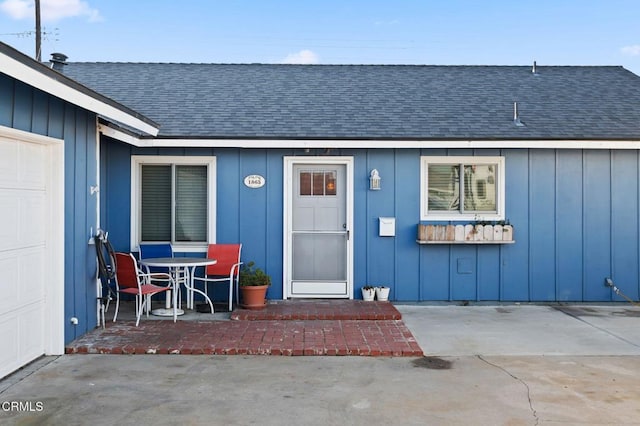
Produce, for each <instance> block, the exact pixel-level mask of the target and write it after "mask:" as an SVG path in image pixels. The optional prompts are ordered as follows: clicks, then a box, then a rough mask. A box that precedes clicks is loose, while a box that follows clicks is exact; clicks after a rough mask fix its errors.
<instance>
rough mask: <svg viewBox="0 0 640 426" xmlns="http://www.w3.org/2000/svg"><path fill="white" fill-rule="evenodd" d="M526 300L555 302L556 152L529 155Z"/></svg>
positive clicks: (545, 151) (537, 152)
mask: <svg viewBox="0 0 640 426" xmlns="http://www.w3.org/2000/svg"><path fill="white" fill-rule="evenodd" d="M529 158H530V160H529V161H530V165H529V170H530V172H529V299H530V300H532V301H548V300H555V298H556V288H555V278H556V275H555V237H556V227H555V222H556V218H555V213H556V208H555V207H556V206H555V198H556V197H555V181H556V176H555V152H554V151H553V150H548V149H545V150H532V151H530V154H529Z"/></svg>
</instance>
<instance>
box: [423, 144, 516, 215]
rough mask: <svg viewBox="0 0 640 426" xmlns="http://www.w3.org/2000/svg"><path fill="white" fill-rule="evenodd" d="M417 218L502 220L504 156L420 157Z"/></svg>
mask: <svg viewBox="0 0 640 426" xmlns="http://www.w3.org/2000/svg"><path fill="white" fill-rule="evenodd" d="M421 175H422V181H421V220H503V219H504V157H422V165H421Z"/></svg>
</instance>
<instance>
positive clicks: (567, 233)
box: [555, 150, 584, 301]
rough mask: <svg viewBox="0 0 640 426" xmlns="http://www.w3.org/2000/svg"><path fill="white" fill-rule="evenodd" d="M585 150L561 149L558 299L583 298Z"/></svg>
mask: <svg viewBox="0 0 640 426" xmlns="http://www.w3.org/2000/svg"><path fill="white" fill-rule="evenodd" d="M582 203H583V200H582V151H579V150H575V151H574V150H558V152H557V167H556V224H555V227H556V230H557V232H556V250H555V254H556V300H558V301H575V300H582V291H583V288H582V274H583V267H582V265H583V261H584V257H583V252H582V249H583V244H582V228H583V222H582V219H583V212H582V210H583V209H582Z"/></svg>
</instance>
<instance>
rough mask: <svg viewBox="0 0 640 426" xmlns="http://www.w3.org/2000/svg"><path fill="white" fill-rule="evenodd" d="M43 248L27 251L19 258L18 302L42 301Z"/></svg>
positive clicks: (43, 281) (43, 293)
mask: <svg viewBox="0 0 640 426" xmlns="http://www.w3.org/2000/svg"><path fill="white" fill-rule="evenodd" d="M44 260H45V259H44V250H38V251H28V252H27V253H25V254H24V255H23V256H21V257H20V258H19V261H18V262H19V265H20V283H22V285H21V286H20V288H19V290H18V303H20V304H28V303H33V301H34V300H39V301H44V295H45V288H44V286H45V280H44V264H45V262H44Z"/></svg>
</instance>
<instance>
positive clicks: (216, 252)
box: [193, 244, 242, 312]
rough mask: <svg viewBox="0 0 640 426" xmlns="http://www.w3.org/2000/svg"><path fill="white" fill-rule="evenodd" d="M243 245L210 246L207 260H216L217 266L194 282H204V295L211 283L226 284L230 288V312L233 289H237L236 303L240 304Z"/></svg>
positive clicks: (209, 267)
mask: <svg viewBox="0 0 640 426" xmlns="http://www.w3.org/2000/svg"><path fill="white" fill-rule="evenodd" d="M241 252H242V244H209V247H208V248H207V258H209V259H216V260H217V261H218V262H217V263H216V264H215V265H209V266H207V267H206V268H205V273H204V276H203V277H198V276H195V277H193V279H194V281H202V282H204V293H205V294H206V295H207V296H209V294H208V293H207V287H208V286H209V283H226V284H227V285H228V286H229V312H231V310H232V309H233V288H234V287H235V288H236V303H238V299H239V297H238V291H239V290H238V276H239V274H240V265H242V262H241V261H240V253H241Z"/></svg>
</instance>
